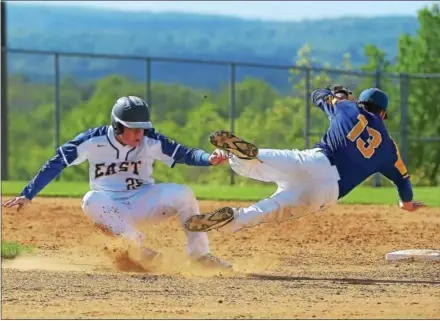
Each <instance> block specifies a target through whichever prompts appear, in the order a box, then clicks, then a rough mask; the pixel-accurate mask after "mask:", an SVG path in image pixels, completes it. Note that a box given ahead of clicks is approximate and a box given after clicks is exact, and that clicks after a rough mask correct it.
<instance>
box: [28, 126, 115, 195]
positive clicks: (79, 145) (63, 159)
mask: <svg viewBox="0 0 440 321" xmlns="http://www.w3.org/2000/svg"><path fill="white" fill-rule="evenodd" d="M106 133H107V126H102V127H97V128H91V129H89V130H87V131H86V132H84V133H81V134H79V135H77V136H76V137H75V138H73V139H72V140H70V141H68V142H66V143H64V144H63V145H61V146H60V147H59V148H58V149H57V151H56V154H55V156H53V157H52V158H51V159H49V160H48V161H47V162H46V163H44V165H43V166H42V167H41V169H40V170H39V171H38V173H37V175H35V177H34V178H33V179H32V180H31V181H30V182H29V183H28V184H27V185H26V186H25V188H24V189H23V191H22V192H21V194H20V195H21V196H25V197H26V198H27V199H30V200H31V199H33V198H34V197H35V196H36V195H37V194H38V193H39V192H40V191H41V190H42V189H43V188H45V187H46V186H47V185H48V184H49V183H50V182H51V181H53V180H54V179H55V178H56V177H57V176H58V175H60V174H61V172H62V171H63V170H64V169H65V168H66V167H68V166H71V165H78V164H80V163H81V162H83V161H85V160H86V158H87V151H86V150H85V148H84V146H85V145H84V144H83V143H85V142H86V141H87V140H89V139H90V138H92V137H96V136H102V135H106Z"/></svg>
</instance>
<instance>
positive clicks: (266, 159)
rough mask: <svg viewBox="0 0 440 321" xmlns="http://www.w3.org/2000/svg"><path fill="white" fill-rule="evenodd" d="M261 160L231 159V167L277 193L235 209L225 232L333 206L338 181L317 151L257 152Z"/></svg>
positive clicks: (335, 174) (336, 172)
mask: <svg viewBox="0 0 440 321" xmlns="http://www.w3.org/2000/svg"><path fill="white" fill-rule="evenodd" d="M258 158H259V159H260V160H261V161H262V162H260V161H258V160H256V159H254V160H243V159H240V158H238V157H236V156H233V155H232V156H231V157H230V159H229V164H230V166H231V168H232V169H233V170H234V171H235V172H236V173H237V174H240V175H242V176H246V177H249V178H253V179H256V180H259V181H263V182H273V183H276V184H277V185H278V189H277V191H276V192H275V193H274V194H273V195H271V196H270V197H268V198H266V199H263V200H261V201H259V202H257V203H255V204H253V205H251V206H249V207H244V208H239V209H238V211H239V212H238V215H237V217H236V219H235V220H233V221H232V222H231V223H230V224H227V225H226V226H225V230H227V231H230V232H236V231H238V230H241V229H243V228H250V227H253V226H256V225H258V224H261V223H269V222H281V221H285V220H289V219H292V218H295V217H299V216H304V215H308V214H311V213H313V212H317V211H321V210H323V209H325V208H328V207H330V206H332V205H334V204H336V203H337V201H338V197H339V186H338V181H339V179H340V177H339V173H338V170H337V169H336V166H332V165H331V164H330V161H329V160H328V158H327V156H325V155H324V154H323V153H322V152H320V150H319V149H308V150H303V151H300V150H287V149H285V150H281V149H260V150H259V152H258Z"/></svg>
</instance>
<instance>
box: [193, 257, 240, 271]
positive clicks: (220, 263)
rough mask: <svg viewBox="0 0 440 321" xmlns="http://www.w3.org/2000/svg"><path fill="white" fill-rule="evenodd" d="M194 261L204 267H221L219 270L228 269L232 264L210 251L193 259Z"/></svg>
mask: <svg viewBox="0 0 440 321" xmlns="http://www.w3.org/2000/svg"><path fill="white" fill-rule="evenodd" d="M194 262H195V263H198V264H200V265H202V266H203V267H205V268H210V269H221V270H230V269H232V264H231V263H228V262H226V261H224V260H222V259H220V258H218V257H216V256H214V255H212V254H211V253H208V254H206V255H203V256H202V257H200V258H198V259H196V260H194Z"/></svg>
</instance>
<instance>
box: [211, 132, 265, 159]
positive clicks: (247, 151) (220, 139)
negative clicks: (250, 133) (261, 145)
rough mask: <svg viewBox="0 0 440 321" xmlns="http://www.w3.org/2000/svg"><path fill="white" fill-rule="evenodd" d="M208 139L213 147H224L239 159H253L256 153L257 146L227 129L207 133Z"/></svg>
mask: <svg viewBox="0 0 440 321" xmlns="http://www.w3.org/2000/svg"><path fill="white" fill-rule="evenodd" d="M209 141H210V142H211V144H212V145H214V146H215V147H217V148H221V149H225V150H227V151H228V152H230V153H232V154H234V155H235V156H237V157H238V158H241V159H255V158H257V155H258V148H257V146H255V145H254V144H251V143H249V142H247V141H245V140H244V139H242V138H239V137H237V136H235V135H234V134H233V133H231V132H228V131H227V130H221V131H218V132H214V133H212V134H211V135H209Z"/></svg>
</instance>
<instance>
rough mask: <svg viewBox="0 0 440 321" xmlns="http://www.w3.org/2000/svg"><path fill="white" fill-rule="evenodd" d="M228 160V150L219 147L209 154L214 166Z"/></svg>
mask: <svg viewBox="0 0 440 321" xmlns="http://www.w3.org/2000/svg"><path fill="white" fill-rule="evenodd" d="M227 160H228V154H227V153H226V151H224V150H222V149H218V148H217V149H216V150H214V151H213V152H212V154H211V155H210V156H209V162H210V163H211V164H212V165H214V166H215V165H220V164H223V163H224V162H226V161H227Z"/></svg>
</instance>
